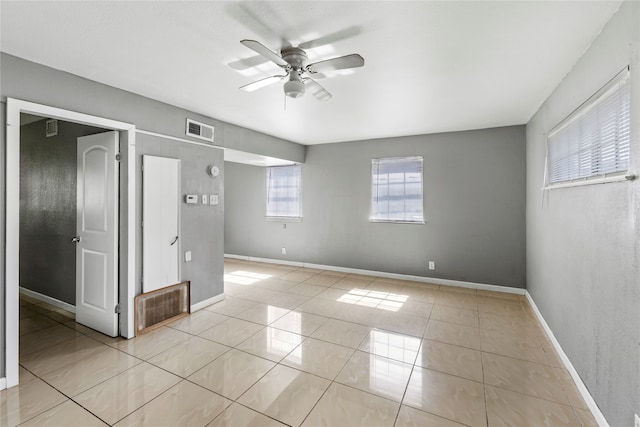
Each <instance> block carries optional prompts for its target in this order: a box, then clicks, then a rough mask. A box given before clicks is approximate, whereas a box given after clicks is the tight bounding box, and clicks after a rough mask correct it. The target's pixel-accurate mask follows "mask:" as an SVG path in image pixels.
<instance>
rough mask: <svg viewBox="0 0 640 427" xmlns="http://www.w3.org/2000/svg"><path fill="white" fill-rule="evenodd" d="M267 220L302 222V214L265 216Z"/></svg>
mask: <svg viewBox="0 0 640 427" xmlns="http://www.w3.org/2000/svg"><path fill="white" fill-rule="evenodd" d="M264 220H265V221H280V222H302V217H301V216H265V217H264Z"/></svg>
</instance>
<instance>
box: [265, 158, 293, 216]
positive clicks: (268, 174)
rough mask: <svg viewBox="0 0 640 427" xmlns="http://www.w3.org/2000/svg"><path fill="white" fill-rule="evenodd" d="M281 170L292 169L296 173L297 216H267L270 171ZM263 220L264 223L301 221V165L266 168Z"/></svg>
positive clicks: (270, 182)
mask: <svg viewBox="0 0 640 427" xmlns="http://www.w3.org/2000/svg"><path fill="white" fill-rule="evenodd" d="M281 168H294V169H296V170H297V171H298V172H297V184H298V188H297V204H298V207H297V213H298V215H269V201H270V198H269V193H270V189H271V184H272V181H271V177H272V176H271V171H272V170H274V169H281ZM265 178H266V179H265V181H266V185H265V187H266V188H265V191H266V193H265V216H264V218H265V220H266V221H287V222H301V221H302V165H301V164H299V163H294V164H291V165H282V166H268V167H267V168H266V171H265Z"/></svg>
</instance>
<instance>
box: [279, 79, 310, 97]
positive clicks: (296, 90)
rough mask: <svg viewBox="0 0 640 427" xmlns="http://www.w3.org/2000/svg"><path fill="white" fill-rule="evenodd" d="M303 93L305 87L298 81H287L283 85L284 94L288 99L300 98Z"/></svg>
mask: <svg viewBox="0 0 640 427" xmlns="http://www.w3.org/2000/svg"><path fill="white" fill-rule="evenodd" d="M304 92H305V85H304V83H302V82H301V81H300V80H289V81H288V82H286V83H285V84H284V94H285V95H287V96H288V97H289V98H300V97H301V96H302V95H304Z"/></svg>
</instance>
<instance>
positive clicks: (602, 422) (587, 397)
mask: <svg viewBox="0 0 640 427" xmlns="http://www.w3.org/2000/svg"><path fill="white" fill-rule="evenodd" d="M525 297H526V298H527V302H528V303H529V305H530V306H531V309H532V310H533V312H534V313H535V315H536V317H537V319H538V321H539V322H540V324H541V325H542V329H544V332H545V333H546V334H547V338H549V341H551V344H552V345H553V348H554V349H555V350H556V352H557V353H558V355H559V356H560V360H562V363H563V364H564V367H565V368H567V370H568V371H569V374H570V375H571V378H572V379H573V382H574V383H575V384H576V387H578V390H579V391H580V394H581V395H582V398H583V399H584V401H585V402H586V404H587V406H588V407H589V409H590V410H591V414H592V415H593V417H594V418H595V419H596V422H597V423H598V425H599V426H600V427H609V423H608V422H607V420H606V419H605V418H604V415H603V414H602V412H601V411H600V408H598V405H597V404H596V402H595V400H593V397H592V396H591V393H589V390H588V389H587V386H585V385H584V383H583V382H582V378H580V375H578V372H577V371H576V369H575V368H574V367H573V364H572V363H571V360H569V357H568V356H567V354H566V353H565V352H564V350H563V349H562V346H560V343H559V342H558V340H557V339H556V337H555V335H553V331H551V328H550V327H549V325H548V324H547V322H546V321H545V320H544V317H542V313H540V310H538V306H536V303H535V301H534V300H533V297H532V296H531V294H530V293H529V291H527V292H526V293H525Z"/></svg>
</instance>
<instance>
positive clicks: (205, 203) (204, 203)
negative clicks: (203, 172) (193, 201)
mask: <svg viewBox="0 0 640 427" xmlns="http://www.w3.org/2000/svg"><path fill="white" fill-rule="evenodd" d="M202 204H203V205H208V204H209V196H207V195H206V194H203V195H202Z"/></svg>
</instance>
